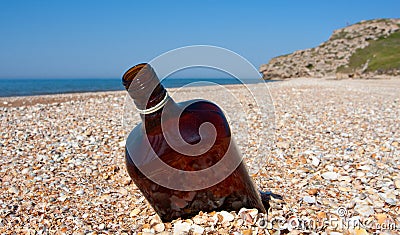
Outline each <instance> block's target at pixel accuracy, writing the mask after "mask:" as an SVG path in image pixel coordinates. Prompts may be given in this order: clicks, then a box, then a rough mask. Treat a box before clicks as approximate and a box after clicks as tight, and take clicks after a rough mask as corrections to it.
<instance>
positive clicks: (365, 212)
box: [354, 204, 375, 218]
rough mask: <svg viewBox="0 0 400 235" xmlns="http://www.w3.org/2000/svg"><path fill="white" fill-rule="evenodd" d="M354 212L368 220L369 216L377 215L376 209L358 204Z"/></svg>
mask: <svg viewBox="0 0 400 235" xmlns="http://www.w3.org/2000/svg"><path fill="white" fill-rule="evenodd" d="M354 210H355V211H357V212H358V213H359V214H360V215H361V216H363V217H365V218H368V217H369V216H371V215H373V214H374V213H375V211H374V208H373V207H371V206H368V205H365V204H358V205H356V206H355V207H354Z"/></svg>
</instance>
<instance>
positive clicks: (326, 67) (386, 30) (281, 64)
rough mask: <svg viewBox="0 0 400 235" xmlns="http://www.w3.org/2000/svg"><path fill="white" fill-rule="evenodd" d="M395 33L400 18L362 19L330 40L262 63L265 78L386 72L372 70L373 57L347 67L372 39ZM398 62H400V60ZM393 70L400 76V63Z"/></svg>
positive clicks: (368, 74)
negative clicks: (354, 66)
mask: <svg viewBox="0 0 400 235" xmlns="http://www.w3.org/2000/svg"><path fill="white" fill-rule="evenodd" d="M394 33H400V19H377V20H368V21H362V22H360V23H357V24H354V25H350V26H348V27H345V28H341V29H338V30H335V31H334V32H333V34H332V36H331V37H330V38H329V39H328V40H327V41H326V42H324V43H322V44H320V45H319V46H317V47H315V48H311V49H306V50H299V51H296V52H294V53H292V54H289V55H284V56H279V57H275V58H273V59H271V60H270V61H269V63H268V64H263V65H261V66H260V73H262V74H263V77H264V79H274V78H277V79H285V78H296V77H316V78H320V77H337V78H344V77H367V76H369V77H370V76H374V75H376V74H378V73H380V74H382V73H384V72H382V70H379V69H374V70H373V71H372V70H368V63H369V61H370V59H369V58H367V59H366V63H365V64H362V65H361V66H360V65H359V67H357V68H354V69H343V68H348V67H349V63H350V59H351V57H352V56H353V55H354V54H355V53H356V52H358V51H360V50H362V49H364V48H367V47H368V46H369V45H370V44H371V42H373V41H377V40H382V39H385V38H387V37H388V36H389V35H392V34H394ZM395 43H396V44H397V41H396V42H395ZM389 51H390V50H389ZM372 56H373V57H375V56H376V55H375V54H374V55H372ZM353 60H354V59H353ZM395 62H396V61H395ZM397 62H398V63H400V61H397ZM397 62H396V63H397ZM388 71H389V70H388ZM390 71H391V72H390V75H400V67H397V65H396V68H395V69H394V70H393V69H391V70H390Z"/></svg>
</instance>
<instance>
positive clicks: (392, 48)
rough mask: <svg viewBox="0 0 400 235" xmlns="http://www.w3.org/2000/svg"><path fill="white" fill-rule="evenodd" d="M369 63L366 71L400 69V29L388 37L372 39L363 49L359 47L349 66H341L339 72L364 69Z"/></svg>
mask: <svg viewBox="0 0 400 235" xmlns="http://www.w3.org/2000/svg"><path fill="white" fill-rule="evenodd" d="M367 63H368V64H367ZM366 64H367V67H366V68H365V72H374V71H378V72H382V73H384V72H390V71H391V70H395V69H397V70H399V69H400V31H397V32H395V33H393V34H391V35H389V36H388V37H386V38H384V37H382V38H379V39H378V40H376V41H370V43H369V45H368V46H367V47H365V48H363V49H357V50H356V52H355V53H354V54H353V55H352V56H351V57H350V62H349V64H348V65H347V66H340V67H339V68H338V69H337V72H340V73H352V72H355V71H357V70H361V69H363V67H364V66H365V65H366Z"/></svg>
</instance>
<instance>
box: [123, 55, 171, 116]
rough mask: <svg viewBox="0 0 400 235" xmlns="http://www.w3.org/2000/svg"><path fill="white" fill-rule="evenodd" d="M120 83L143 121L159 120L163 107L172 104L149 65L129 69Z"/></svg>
mask: <svg viewBox="0 0 400 235" xmlns="http://www.w3.org/2000/svg"><path fill="white" fill-rule="evenodd" d="M122 83H123V85H124V86H125V89H126V90H127V91H128V94H129V96H130V97H131V98H132V99H133V101H134V103H135V105H136V107H137V109H138V110H139V113H140V114H141V115H140V116H141V118H142V120H143V121H146V122H148V121H150V120H152V119H158V118H161V113H162V110H163V108H164V105H165V104H166V103H167V102H174V101H173V100H172V99H171V98H169V96H168V93H167V91H166V90H165V88H164V86H163V85H161V83H160V80H159V79H158V77H157V74H156V73H155V71H154V69H153V68H152V67H151V66H150V65H149V64H146V63H142V64H138V65H136V66H134V67H132V68H130V69H129V70H128V71H127V72H125V74H124V75H123V77H122Z"/></svg>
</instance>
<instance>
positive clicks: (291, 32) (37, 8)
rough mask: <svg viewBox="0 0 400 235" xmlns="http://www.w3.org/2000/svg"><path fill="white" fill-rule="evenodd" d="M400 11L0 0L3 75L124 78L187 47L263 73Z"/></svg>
mask: <svg viewBox="0 0 400 235" xmlns="http://www.w3.org/2000/svg"><path fill="white" fill-rule="evenodd" d="M399 9H400V1H399V0H381V1H365V0H353V1H352V0H335V1H323V0H316V1H311V0H310V1H305V0H303V1H300V0H293V1H288V0H286V1H285V0H281V1H272V0H271V1H240V0H238V1H232V0H231V1H226V0H219V1H217V0H214V1H211V0H202V1H161V0H159V1H152V0H149V1H133V0H129V1H128V0H115V1H112V0H108V1H105V0H97V1H95V0H85V1H78V0H68V1H67V0H64V1H63V0H40V1H31V0H25V1H24V0H0V78H120V77H121V75H122V74H123V73H124V71H125V70H126V69H128V68H129V67H131V66H133V65H135V64H137V63H141V62H147V61H150V60H152V59H153V58H155V57H157V56H159V55H160V54H162V53H165V52H167V51H170V50H173V49H176V48H179V47H183V46H190V45H213V46H218V47H223V48H226V49H229V50H232V51H233V52H236V53H238V54H239V55H241V56H243V57H244V58H246V59H247V60H248V61H250V63H252V64H253V65H254V66H255V67H256V68H258V67H259V66H260V65H261V64H264V63H267V62H268V61H269V60H270V59H271V58H273V57H275V56H279V55H282V54H287V53H291V52H293V51H296V50H300V49H306V48H311V47H315V46H317V45H319V44H320V43H322V42H324V41H325V40H327V39H328V38H329V36H330V35H331V34H332V32H333V30H335V29H338V28H342V27H345V26H346V25H349V24H353V23H357V22H359V21H361V20H368V19H374V18H400V10H399ZM196 73H197V72H196V71H193V73H191V71H188V72H187V73H186V74H184V76H187V77H196V76H203V75H202V74H196Z"/></svg>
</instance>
